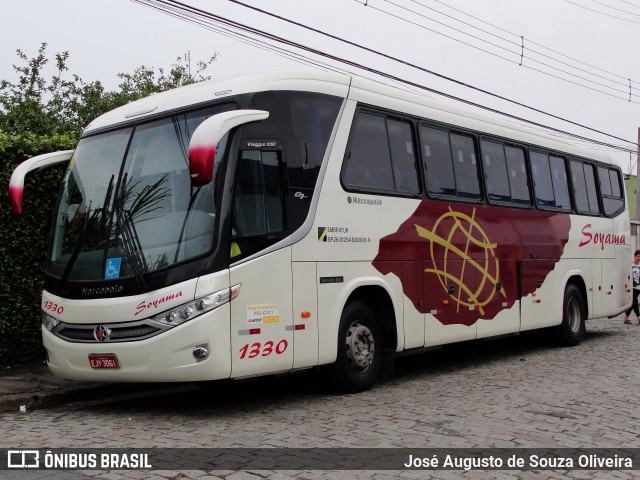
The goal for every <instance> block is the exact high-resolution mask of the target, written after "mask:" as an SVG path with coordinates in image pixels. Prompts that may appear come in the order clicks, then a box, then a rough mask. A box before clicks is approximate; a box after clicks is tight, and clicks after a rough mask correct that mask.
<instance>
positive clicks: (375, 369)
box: [335, 301, 384, 393]
mask: <svg viewBox="0 0 640 480" xmlns="http://www.w3.org/2000/svg"><path fill="white" fill-rule="evenodd" d="M383 351H384V345H383V336H382V330H381V329H380V325H379V323H378V321H377V319H376V316H375V314H374V313H373V311H372V310H371V308H370V307H369V306H368V305H367V304H366V303H364V302H362V301H355V302H351V303H349V304H348V305H347V306H346V307H345V309H344V311H343V312H342V317H341V319H340V328H339V330H338V356H337V358H336V363H335V372H336V376H337V379H338V381H339V383H340V386H341V387H342V389H343V390H344V391H347V392H349V393H357V392H362V391H365V390H368V389H369V388H371V387H372V386H373V385H374V384H375V382H376V381H377V380H378V377H379V376H380V371H381V369H382V362H383Z"/></svg>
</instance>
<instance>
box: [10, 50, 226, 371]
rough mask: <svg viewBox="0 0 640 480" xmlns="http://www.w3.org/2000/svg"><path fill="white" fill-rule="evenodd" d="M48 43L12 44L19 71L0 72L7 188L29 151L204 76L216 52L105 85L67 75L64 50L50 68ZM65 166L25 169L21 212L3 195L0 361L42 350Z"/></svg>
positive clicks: (67, 142) (69, 142)
mask: <svg viewBox="0 0 640 480" xmlns="http://www.w3.org/2000/svg"><path fill="white" fill-rule="evenodd" d="M46 47H47V45H46V43H43V44H42V45H41V47H40V49H39V50H38V53H37V55H36V56H35V57H33V58H29V57H28V56H27V55H26V54H25V53H23V52H22V51H21V50H18V51H17V54H18V57H19V59H20V61H21V63H20V65H14V66H13V68H14V70H15V72H16V73H17V76H18V79H17V80H16V81H14V82H12V81H9V80H0V181H1V183H0V185H2V186H3V187H4V188H5V192H6V191H7V188H8V185H9V179H10V177H11V173H12V172H13V170H14V168H15V167H16V166H17V165H18V164H19V163H20V162H22V161H23V160H26V159H27V158H30V157H33V156H36V155H39V154H42V153H47V152H53V151H57V150H70V149H73V148H75V145H76V143H77V141H78V139H79V137H80V134H81V132H82V129H83V128H84V127H85V126H86V125H88V124H89V123H90V122H91V121H92V120H93V119H94V118H96V117H97V116H99V115H101V114H102V113H104V112H107V111H109V110H112V109H114V108H116V107H119V106H121V105H124V104H126V103H128V102H130V101H132V100H137V99H139V98H142V97H144V96H147V95H149V94H151V93H155V92H160V91H163V90H168V89H170V88H174V87H178V86H182V85H186V84H189V83H194V82H196V81H200V80H205V79H206V77H203V76H202V72H203V71H204V70H205V69H206V68H207V67H208V66H209V65H210V64H211V63H213V61H215V60H216V58H217V54H214V55H213V56H212V57H211V58H210V59H209V60H208V61H207V62H198V63H197V70H196V72H195V73H194V74H191V71H190V65H189V64H184V63H183V62H182V59H178V61H177V63H176V64H174V65H172V67H171V69H170V70H169V71H168V72H165V70H163V69H158V72H157V73H156V71H155V70H154V69H150V68H147V67H144V66H141V67H139V68H137V69H136V70H135V71H134V73H132V74H126V73H120V74H118V75H117V76H118V78H120V80H121V84H120V86H119V88H120V89H119V90H118V91H114V92H107V91H105V89H104V87H103V85H102V84H101V83H100V82H99V81H95V82H90V83H86V82H84V81H83V80H82V79H81V78H80V77H78V76H77V75H69V73H68V67H67V61H68V59H69V54H68V52H64V53H60V54H56V55H55V57H54V58H55V73H54V74H53V76H52V77H51V78H50V79H46V78H45V77H44V73H43V70H44V68H45V66H46V65H47V63H48V59H47V55H46ZM64 168H65V167H63V166H54V167H51V168H48V169H44V170H40V171H37V172H32V173H30V174H29V175H28V176H27V178H26V181H25V188H24V203H23V207H24V208H23V211H24V213H23V215H22V216H21V217H15V216H14V215H13V214H12V213H11V211H10V208H9V204H8V200H7V197H6V196H5V207H4V208H0V235H1V236H2V239H3V241H2V242H1V243H0V272H1V275H0V365H7V364H14V363H19V362H23V361H26V360H30V359H33V358H36V357H38V356H40V355H42V353H43V347H42V340H41V335H40V298H41V293H42V288H43V269H44V265H45V262H46V257H47V249H48V238H49V233H50V222H51V218H52V214H53V207H54V205H55V201H56V195H57V192H58V188H59V183H60V180H61V178H62V175H63V174H64Z"/></svg>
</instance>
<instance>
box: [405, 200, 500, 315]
mask: <svg viewBox="0 0 640 480" xmlns="http://www.w3.org/2000/svg"><path fill="white" fill-rule="evenodd" d="M475 213H476V210H475V208H474V209H473V212H472V213H471V215H467V214H465V213H463V212H456V211H453V210H452V209H451V207H449V211H448V212H446V213H444V214H443V215H442V216H440V217H439V218H438V219H437V220H436V221H435V223H434V224H433V228H432V229H431V230H430V229H428V228H424V227H421V226H420V225H416V226H415V227H416V230H417V232H418V235H420V236H421V237H423V238H425V239H427V240H428V241H429V243H430V245H429V256H430V258H431V266H430V267H429V268H426V269H425V270H424V271H425V273H433V274H435V275H436V276H437V278H438V281H439V283H440V285H441V286H442V288H443V289H444V291H445V292H446V293H447V295H449V297H448V298H450V299H452V300H453V301H454V302H455V303H456V304H457V309H458V311H460V307H465V308H466V309H467V310H478V311H479V312H480V313H481V314H484V307H485V306H486V305H487V304H489V302H491V300H492V299H493V297H494V296H495V294H496V292H497V291H499V292H500V293H501V294H502V295H503V296H504V297H505V298H506V293H505V291H504V289H502V288H501V285H500V283H499V278H500V264H499V262H498V258H497V257H496V248H497V246H498V245H497V244H496V243H493V242H491V240H490V239H489V237H488V235H487V234H486V232H485V231H484V229H483V228H482V227H481V226H480V224H479V223H478V222H477V221H476V220H475Z"/></svg>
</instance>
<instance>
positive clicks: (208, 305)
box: [153, 284, 240, 327]
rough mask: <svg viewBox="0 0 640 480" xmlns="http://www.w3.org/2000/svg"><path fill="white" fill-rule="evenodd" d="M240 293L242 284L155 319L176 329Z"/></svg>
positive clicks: (182, 306) (167, 312)
mask: <svg viewBox="0 0 640 480" xmlns="http://www.w3.org/2000/svg"><path fill="white" fill-rule="evenodd" d="M239 293H240V284H238V285H234V286H233V287H231V288H225V289H224V290H220V291H219V292H215V293H212V294H211V295H207V296H206V297H201V298H197V299H196V300H194V301H192V302H189V303H185V304H183V305H180V306H178V307H176V308H174V309H172V310H168V311H166V312H164V313H162V314H160V315H156V316H155V317H153V320H155V321H156V322H160V323H164V324H165V325H171V326H172V327H175V326H176V325H180V324H181V323H184V322H186V321H187V320H191V319H192V318H196V317H198V316H200V315H202V314H203V313H206V312H209V311H211V310H214V309H216V308H218V307H219V306H221V305H224V304H225V303H227V302H230V301H231V300H233V299H234V298H236V297H237V296H238V294H239Z"/></svg>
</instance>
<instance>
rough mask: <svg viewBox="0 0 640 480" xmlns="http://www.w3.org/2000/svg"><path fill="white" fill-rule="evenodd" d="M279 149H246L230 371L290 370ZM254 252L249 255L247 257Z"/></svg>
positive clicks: (236, 227)
mask: <svg viewBox="0 0 640 480" xmlns="http://www.w3.org/2000/svg"><path fill="white" fill-rule="evenodd" d="M284 192H285V177H284V172H283V165H282V158H281V152H279V151H262V150H257V149H253V150H248V149H247V150H243V151H242V154H241V157H240V159H239V161H238V165H237V172H236V180H235V184H234V188H233V198H232V212H231V230H232V231H231V248H230V257H231V259H230V262H231V267H230V272H229V273H230V280H231V283H230V284H231V285H237V284H239V285H240V292H239V294H238V296H237V298H235V299H234V300H233V301H232V302H231V355H232V357H231V375H232V377H234V378H235V377H242V376H248V375H256V374H262V373H269V372H278V371H285V370H289V369H291V367H292V366H293V319H292V316H291V314H292V310H293V305H292V275H291V247H290V246H280V248H271V247H273V246H275V245H276V244H278V243H279V242H281V241H282V239H283V238H285V237H286V236H287V219H286V208H285V198H286V197H285V193H284ZM248 257H250V258H251V260H247V261H243V259H245V258H248Z"/></svg>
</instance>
